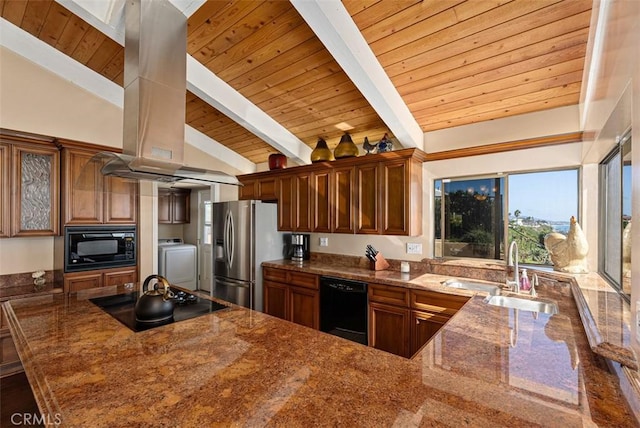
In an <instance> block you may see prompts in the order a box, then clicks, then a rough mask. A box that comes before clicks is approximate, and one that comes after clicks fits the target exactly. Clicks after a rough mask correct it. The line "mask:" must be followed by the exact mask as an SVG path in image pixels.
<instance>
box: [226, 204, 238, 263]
mask: <svg viewBox="0 0 640 428" xmlns="http://www.w3.org/2000/svg"><path fill="white" fill-rule="evenodd" d="M227 218H228V224H229V228H228V232H227V248H228V252H227V263H228V264H229V269H231V267H232V265H233V256H234V254H233V253H234V249H235V248H234V247H235V242H234V240H235V232H236V231H235V227H234V224H233V214H231V211H229V212H228V213H227Z"/></svg>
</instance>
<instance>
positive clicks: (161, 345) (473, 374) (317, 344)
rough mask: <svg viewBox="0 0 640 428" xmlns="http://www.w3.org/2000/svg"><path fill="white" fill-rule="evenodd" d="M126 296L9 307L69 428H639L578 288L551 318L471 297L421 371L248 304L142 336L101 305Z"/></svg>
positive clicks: (27, 360)
mask: <svg viewBox="0 0 640 428" xmlns="http://www.w3.org/2000/svg"><path fill="white" fill-rule="evenodd" d="M280 265H281V266H283V267H284V268H289V267H287V266H288V265H286V264H285V263H280ZM307 268H309V269H312V270H313V269H318V270H326V269H324V268H323V267H322V266H320V265H315V266H310V267H309V266H307ZM292 269H293V267H292ZM340 272H341V274H343V275H341V276H345V275H346V276H348V275H354V276H357V275H358V274H359V273H358V271H356V270H353V271H347V272H345V271H343V270H342V269H341V270H340ZM360 274H362V275H371V276H372V277H373V278H374V280H375V282H378V283H398V284H399V283H404V284H407V285H408V286H411V287H418V288H420V287H424V288H429V287H436V288H437V287H442V286H441V285H440V284H439V280H440V278H441V277H442V276H441V275H432V274H422V275H419V274H415V275H413V274H410V275H409V281H408V282H407V280H406V279H405V278H402V277H398V276H399V275H401V274H400V273H398V272H395V273H394V272H392V271H385V272H360ZM385 281H386V282H385ZM436 288H433V289H436ZM123 291H124V290H123V289H122V288H116V287H110V288H108V289H103V290H98V291H93V292H91V293H78V294H76V295H62V294H53V295H48V296H38V297H32V298H26V299H20V300H10V301H7V302H5V303H4V307H5V310H6V312H7V315H8V320H9V324H10V329H11V332H12V335H13V337H14V341H15V342H16V347H17V349H18V352H19V354H20V357H21V359H22V362H23V365H24V367H25V371H26V373H27V376H28V378H29V382H30V384H31V385H32V389H33V390H34V395H35V397H36V400H37V402H38V404H39V406H40V408H41V410H42V411H43V412H44V413H46V414H49V415H52V416H51V417H52V418H53V415H58V416H59V420H61V421H62V424H63V425H65V426H109V427H114V426H131V425H149V426H156V425H158V426H175V425H182V426H212V425H216V424H218V425H223V426H229V425H237V426H264V425H269V426H303V425H306V426H318V425H322V426H336V425H341V426H376V427H377V426H392V425H394V424H395V425H396V426H402V427H404V426H433V425H455V426H458V425H463V424H464V425H471V426H492V427H493V426H509V427H512V426H536V425H538V426H547V427H550V426H558V427H570V426H580V427H582V426H584V425H590V424H592V423H595V424H596V425H598V426H617V427H623V426H637V423H636V420H635V418H634V417H633V415H632V414H631V413H630V411H629V408H628V406H627V404H626V402H625V400H624V398H622V395H621V391H620V389H619V388H618V386H617V380H616V378H615V376H613V375H611V374H610V373H609V372H608V370H607V369H606V366H605V365H604V364H602V361H601V359H600V357H598V356H596V355H594V354H593V353H592V352H591V351H590V349H589V346H588V342H587V339H586V336H585V333H584V330H583V328H582V325H581V323H580V322H579V318H578V313H577V310H576V308H575V304H573V303H572V301H571V293H570V289H569V288H568V287H551V286H548V285H545V284H543V285H542V286H541V287H540V290H539V291H540V294H541V295H543V296H544V297H546V298H552V299H554V300H556V301H557V302H558V305H559V307H560V313H559V314H558V315H553V316H551V315H547V314H543V313H540V314H538V315H537V316H534V314H533V313H531V312H525V311H520V312H519V313H516V312H515V311H513V310H508V309H505V308H499V307H495V306H489V305H486V304H485V303H484V302H483V296H473V297H472V298H471V299H470V300H469V302H468V303H467V304H466V305H465V306H464V307H463V308H462V309H461V310H460V311H459V312H458V313H457V314H456V315H455V316H454V317H453V318H452V319H451V321H450V322H449V323H447V324H446V325H445V326H444V327H443V328H442V329H441V330H440V331H439V332H438V333H437V334H436V335H435V336H434V337H433V338H432V340H431V341H430V342H429V343H427V344H426V345H425V346H424V347H423V349H422V350H421V351H420V352H419V353H418V354H416V355H415V356H414V357H413V359H410V360H409V359H405V358H402V357H399V356H395V355H392V354H389V353H386V352H383V351H379V350H376V349H373V348H369V347H366V346H363V345H360V344H356V343H353V342H349V341H346V340H344V339H341V338H338V337H335V336H331V335H328V334H325V333H321V332H318V331H315V330H312V329H308V328H306V327H302V326H299V325H296V324H292V323H289V322H286V321H283V320H280V319H278V318H274V317H271V316H269V315H265V314H262V313H259V312H255V311H251V310H248V309H245V308H241V307H237V306H232V307H230V308H229V309H225V310H222V311H218V312H214V313H212V314H208V315H205V316H201V317H198V318H194V319H190V320H187V321H182V322H179V323H175V324H170V325H166V326H163V327H160V328H156V329H152V330H148V331H145V332H141V333H133V332H132V331H130V330H129V329H128V328H126V327H124V326H123V325H121V324H120V323H119V322H118V321H117V320H115V319H113V318H112V317H111V316H109V315H108V314H106V313H104V312H102V310H101V309H99V308H98V307H97V306H95V305H93V304H92V303H91V302H90V301H88V300H87V299H88V298H89V297H93V296H94V295H95V294H96V293H100V294H114V293H118V292H123Z"/></svg>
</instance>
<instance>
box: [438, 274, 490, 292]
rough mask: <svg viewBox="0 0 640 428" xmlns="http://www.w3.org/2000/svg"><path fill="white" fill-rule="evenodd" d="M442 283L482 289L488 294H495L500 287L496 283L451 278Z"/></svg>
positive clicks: (457, 286) (456, 286)
mask: <svg viewBox="0 0 640 428" xmlns="http://www.w3.org/2000/svg"><path fill="white" fill-rule="evenodd" d="M442 285H444V286H445V287H451V288H460V289H463V290H471V291H483V292H485V293H488V294H489V295H490V296H497V295H499V294H500V287H498V286H497V285H491V284H484V283H482V282H474V281H466V280H461V279H454V278H451V279H447V280H446V281H443V282H442Z"/></svg>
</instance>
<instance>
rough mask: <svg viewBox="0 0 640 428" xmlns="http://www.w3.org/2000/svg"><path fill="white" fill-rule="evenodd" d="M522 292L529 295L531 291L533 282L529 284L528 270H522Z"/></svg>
mask: <svg viewBox="0 0 640 428" xmlns="http://www.w3.org/2000/svg"><path fill="white" fill-rule="evenodd" d="M520 290H522V291H526V292H527V293H528V292H530V290H531V282H529V277H528V276H527V270H526V269H522V275H521V276H520Z"/></svg>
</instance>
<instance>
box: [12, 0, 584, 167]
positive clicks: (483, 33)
mask: <svg viewBox="0 0 640 428" xmlns="http://www.w3.org/2000/svg"><path fill="white" fill-rule="evenodd" d="M343 4H344V6H345V7H346V9H347V11H348V13H349V14H350V15H351V17H352V18H353V21H354V23H355V25H356V26H357V27H358V28H359V29H360V31H361V33H362V35H363V36H364V38H365V40H366V41H367V42H368V44H369V46H370V47H371V49H372V51H373V52H374V54H375V56H376V57H377V58H378V60H379V62H380V64H381V65H382V67H383V68H384V70H385V71H386V73H387V75H388V76H389V78H390V80H391V81H392V82H393V84H394V86H395V87H396V89H397V91H398V93H399V94H400V96H401V97H402V99H403V100H404V101H405V103H406V104H407V106H408V107H409V110H410V111H411V113H412V114H413V116H414V117H415V119H416V121H417V122H418V124H419V125H420V127H421V128H422V130H423V131H424V132H426V131H432V130H437V129H443V128H448V127H452V126H459V125H465V124H470V123H475V122H481V121H486V120H493V119H498V118H501V117H507V116H511V115H516V114H522V113H529V112H535V111H541V110H546V109H550V108H555V107H561V106H567V105H575V104H578V102H579V95H580V86H581V79H582V73H583V67H584V59H585V52H586V45H587V37H588V31H589V22H590V15H591V1H590V0H511V1H509V0H466V1H464V0H423V1H417V0H394V1H387V0H378V1H376V0H344V1H343ZM0 14H1V16H2V17H3V18H4V19H6V20H7V21H10V22H12V23H14V24H15V25H16V26H18V27H20V28H21V29H22V30H24V31H26V32H28V33H30V34H32V35H34V36H36V37H38V38H39V39H41V40H43V41H44V42H46V43H48V44H49V45H51V46H53V47H55V48H56V49H58V50H59V51H61V52H63V53H64V54H66V55H68V56H69V57H71V58H73V59H75V60H76V61H78V62H80V63H82V64H84V65H86V66H87V67H89V68H90V69H92V70H94V71H96V72H97V73H100V74H101V75H103V76H105V77H106V78H108V79H110V80H112V81H114V82H116V83H118V84H120V85H121V84H122V79H123V66H124V48H123V47H122V46H121V45H120V44H118V43H117V42H115V41H113V40H112V39H110V38H109V37H107V36H105V35H104V34H102V33H101V32H100V31H98V30H97V29H96V28H94V27H92V26H91V25H89V24H88V23H86V22H85V21H83V20H82V19H80V18H79V17H77V16H76V15H74V14H73V13H71V12H69V11H68V10H67V9H65V8H64V7H63V6H61V5H60V4H59V3H56V2H55V1H53V0H29V1H25V0H14V1H12V0H0ZM187 50H188V53H189V54H191V55H192V56H193V57H194V58H195V59H197V60H198V61H200V62H201V63H202V64H204V65H205V66H206V67H207V68H208V69H209V70H211V71H212V72H213V73H215V74H216V75H218V76H219V77H220V78H221V79H222V80H224V81H225V82H227V83H228V84H229V85H230V86H231V87H233V88H234V89H235V90H236V91H238V92H239V93H240V94H242V95H243V96H244V97H246V98H247V99H248V100H249V101H251V102H252V103H254V104H255V105H256V106H258V107H259V108H260V109H262V110H263V111H264V112H266V113H267V114H268V115H269V116H271V117H272V118H273V119H274V120H275V121H277V122H278V123H280V124H281V125H282V126H284V127H285V128H287V129H288V130H289V131H290V132H291V133H293V134H294V135H295V136H296V137H298V138H299V139H300V140H301V141H303V142H304V143H305V144H307V145H309V146H310V147H315V144H316V141H317V138H318V137H323V138H325V139H326V140H327V142H328V143H329V145H330V147H333V146H335V145H336V144H337V143H338V141H339V139H340V136H341V135H342V134H343V132H344V130H348V132H349V133H350V134H351V135H352V137H353V139H354V141H355V142H356V143H360V142H362V140H363V138H364V137H365V136H368V137H369V139H370V140H372V141H377V140H379V139H380V138H381V137H382V136H383V135H384V133H389V134H390V135H391V133H390V131H389V129H388V128H387V126H386V125H385V124H384V123H383V121H382V120H381V119H380V117H379V116H378V114H377V113H376V112H375V111H374V109H373V108H372V107H371V105H370V104H369V103H368V102H367V100H366V99H365V98H364V97H363V95H362V94H361V93H360V91H359V90H358V89H357V88H356V85H355V84H354V83H353V82H352V81H351V80H350V79H349V78H348V77H347V75H346V74H345V73H344V72H343V71H342V69H341V68H340V66H339V65H338V64H337V63H336V61H335V60H334V59H333V58H332V56H331V54H330V53H329V52H328V51H327V49H326V48H325V47H324V46H323V44H322V43H321V42H320V40H319V39H318V37H317V36H316V35H315V34H314V33H313V32H312V30H311V29H310V28H309V26H308V25H307V24H306V23H305V21H304V20H303V19H302V18H301V17H300V15H299V14H298V13H297V12H296V10H295V8H293V6H292V5H291V4H290V3H289V2H288V1H255V0H248V1H208V2H206V3H204V4H203V6H202V7H201V8H200V9H198V10H197V11H196V12H195V13H194V14H193V15H191V17H190V18H189V20H188V42H187ZM186 105H187V114H186V115H187V117H186V123H188V124H189V125H191V126H192V127H194V128H195V129H197V130H199V131H201V132H203V133H204V134H206V135H208V136H209V137H211V138H213V139H215V140H216V141H218V142H220V143H221V144H223V145H225V146H227V147H229V148H230V149H232V150H234V151H236V152H238V153H239V154H240V155H242V156H244V157H246V158H248V159H249V160H251V161H252V162H255V163H259V162H264V161H266V159H267V157H268V155H269V154H270V153H272V152H274V151H275V149H273V148H272V147H271V146H269V145H268V144H267V143H265V142H263V141H262V140H261V139H259V138H258V137H256V136H255V135H253V134H252V133H250V132H249V131H247V130H246V129H245V128H243V127H242V126H240V125H238V124H237V123H235V122H233V121H232V120H231V119H229V118H228V117H226V116H225V115H223V114H222V113H220V112H219V111H218V110H216V109H215V108H213V107H211V106H210V105H208V104H207V103H205V102H204V101H203V100H201V99H200V98H198V97H197V96H196V95H194V94H192V93H187V94H186ZM391 136H392V135H391ZM392 137H393V136H392Z"/></svg>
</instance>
